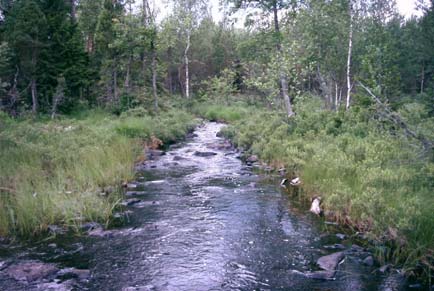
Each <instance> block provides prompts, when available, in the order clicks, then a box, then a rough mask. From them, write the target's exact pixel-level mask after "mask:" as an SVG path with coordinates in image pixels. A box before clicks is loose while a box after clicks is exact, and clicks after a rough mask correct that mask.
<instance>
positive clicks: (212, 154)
mask: <svg viewBox="0 0 434 291" xmlns="http://www.w3.org/2000/svg"><path fill="white" fill-rule="evenodd" d="M194 155H195V156H197V157H212V156H215V155H217V153H215V152H199V151H196V152H195V153H194Z"/></svg>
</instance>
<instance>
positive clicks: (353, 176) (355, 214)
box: [205, 96, 434, 272]
mask: <svg viewBox="0 0 434 291" xmlns="http://www.w3.org/2000/svg"><path fill="white" fill-rule="evenodd" d="M213 108H217V107H211V112H213V110H214V109H213ZM222 108H223V107H222ZM236 110H238V108H237V107H229V108H224V109H222V110H219V112H217V113H213V115H212V116H214V115H215V116H219V117H221V116H224V113H223V114H221V113H222V112H233V111H236ZM246 110H249V111H250V113H249V112H246ZM415 110H416V111H417V113H420V112H426V111H427V110H426V109H424V108H421V106H420V105H416V104H413V105H411V106H410V105H409V106H406V107H405V108H402V109H401V112H400V113H401V115H402V116H404V118H406V120H407V122H408V123H409V124H410V126H412V128H415V129H416V130H417V131H418V132H420V133H424V134H425V135H428V137H429V138H430V139H431V140H433V138H434V136H433V135H434V134H433V132H432V128H433V126H434V119H433V118H429V117H428V116H426V114H425V116H424V114H414V111H415ZM296 112H297V115H296V116H295V117H293V118H291V119H289V120H288V119H287V118H286V117H285V116H284V115H282V114H279V113H276V112H270V111H267V110H265V109H258V108H251V109H246V108H242V110H241V111H240V112H239V114H242V116H243V118H241V119H235V121H234V120H233V119H228V120H226V121H229V122H231V126H229V127H227V128H226V129H225V130H224V134H225V135H226V136H227V137H228V138H231V139H232V140H233V142H234V143H235V145H236V146H238V147H241V148H243V149H245V150H247V151H248V152H250V153H251V154H255V155H257V156H259V157H260V158H261V160H263V161H265V162H267V163H268V164H270V165H272V166H275V167H276V168H278V167H285V168H286V169H288V170H289V173H294V175H298V176H300V177H301V179H302V181H303V187H304V190H305V191H303V192H304V193H306V194H307V196H306V199H310V198H312V197H313V196H316V195H320V196H321V197H322V198H323V207H324V209H325V210H326V213H328V216H329V217H328V218H331V219H334V220H335V221H337V222H340V223H341V224H344V225H347V226H350V227H352V228H354V229H355V230H357V231H360V232H363V233H364V234H365V235H366V236H367V237H368V238H369V239H371V241H374V242H376V243H377V244H378V245H379V246H381V247H380V248H378V250H379V251H378V252H377V255H378V258H379V259H380V261H386V260H387V261H391V260H393V261H395V263H398V264H401V265H402V266H404V268H405V269H406V270H407V271H408V272H411V271H412V270H413V268H414V267H415V266H416V263H418V264H423V265H424V266H425V268H424V270H426V271H427V270H429V269H431V272H432V269H433V267H432V266H433V265H432V264H433V261H434V258H433V251H434V196H433V193H434V184H433V181H434V163H433V159H432V156H430V154H432V153H428V154H426V153H425V154H424V153H423V150H422V146H421V144H419V142H418V141H416V140H412V139H408V138H406V137H405V136H404V135H403V133H402V132H401V131H400V130H399V128H397V127H396V126H395V125H393V124H390V123H389V122H388V121H386V120H381V119H380V118H378V116H377V115H376V111H375V109H374V108H370V109H362V108H357V107H355V108H354V109H353V110H352V111H350V112H333V111H329V110H324V109H322V108H321V101H320V100H317V99H316V98H314V97H312V96H309V97H305V98H304V99H302V100H298V103H297V105H296ZM205 116H207V115H206V114H205ZM223 119H224V117H223ZM384 246H388V247H386V248H385V247H384Z"/></svg>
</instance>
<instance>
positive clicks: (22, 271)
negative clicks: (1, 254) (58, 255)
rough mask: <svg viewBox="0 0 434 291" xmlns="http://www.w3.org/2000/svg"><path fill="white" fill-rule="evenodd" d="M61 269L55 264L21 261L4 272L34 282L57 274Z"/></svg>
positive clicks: (14, 277) (16, 278)
mask: <svg viewBox="0 0 434 291" xmlns="http://www.w3.org/2000/svg"><path fill="white" fill-rule="evenodd" d="M58 271H59V269H58V268H57V267H56V265H54V264H48V263H43V262H38V261H27V262H20V263H17V264H14V265H10V266H9V267H7V268H6V269H5V270H4V272H5V274H7V275H8V276H9V277H11V278H13V279H15V280H17V281H25V282H34V281H39V280H42V279H45V278H47V277H50V276H52V275H54V274H56V273H57V272H58Z"/></svg>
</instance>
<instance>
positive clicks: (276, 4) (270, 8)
mask: <svg viewBox="0 0 434 291" xmlns="http://www.w3.org/2000/svg"><path fill="white" fill-rule="evenodd" d="M231 2H232V3H233V4H234V7H235V9H242V8H249V7H252V8H259V9H261V10H263V11H265V12H267V13H271V14H272V16H273V25H274V36H275V46H276V54H277V58H278V59H281V58H282V44H281V39H282V35H281V31H280V23H279V11H282V10H283V9H285V8H288V7H289V6H290V5H291V3H290V1H284V0H232V1H231ZM278 63H280V61H278ZM279 77H280V89H281V94H282V97H283V100H284V103H285V107H286V113H287V115H288V116H289V117H290V116H292V115H294V112H293V110H292V104H291V99H290V97H289V95H288V81H287V76H286V75H285V72H284V70H283V69H281V70H280V72H279Z"/></svg>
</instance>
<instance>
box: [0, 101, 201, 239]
mask: <svg viewBox="0 0 434 291" xmlns="http://www.w3.org/2000/svg"><path fill="white" fill-rule="evenodd" d="M195 124H196V121H195V119H194V117H193V116H192V115H190V114H188V113H185V112H183V111H180V110H177V111H174V110H172V111H167V112H162V113H161V114H160V115H159V116H158V117H157V116H151V115H150V114H149V113H146V111H145V110H140V109H136V110H133V111H130V112H126V113H124V114H123V115H122V116H120V117H116V116H113V115H111V114H108V113H105V112H103V111H89V112H86V113H81V114H80V116H79V117H78V118H73V117H65V118H60V119H57V120H53V121H51V120H46V119H45V120H44V119H43V118H41V119H38V120H29V119H23V120H13V119H11V118H10V117H7V116H5V115H4V114H3V115H2V116H1V118H0V172H1V173H2V174H1V176H0V185H1V188H0V193H1V196H0V236H5V235H25V236H27V235H29V234H36V233H40V232H43V231H46V230H47V228H48V227H49V226H50V225H60V226H65V227H70V228H75V229H78V228H79V227H80V225H81V224H82V223H85V222H89V221H98V222H102V223H107V222H108V221H109V219H110V217H111V215H112V214H113V210H114V208H115V207H116V205H117V204H118V203H119V202H120V200H119V199H120V198H121V196H120V194H121V192H120V191H119V190H120V187H121V184H122V183H123V182H127V181H128V180H130V179H132V178H133V177H134V164H135V162H136V161H138V160H144V159H145V157H144V154H145V153H144V151H145V147H146V144H147V142H152V141H155V140H157V139H158V145H160V144H166V145H167V144H169V143H172V142H174V141H176V140H179V139H180V138H182V137H184V136H185V135H186V133H187V132H188V131H190V130H191V129H192V128H193V127H194V126H195Z"/></svg>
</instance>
